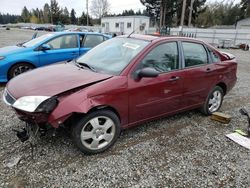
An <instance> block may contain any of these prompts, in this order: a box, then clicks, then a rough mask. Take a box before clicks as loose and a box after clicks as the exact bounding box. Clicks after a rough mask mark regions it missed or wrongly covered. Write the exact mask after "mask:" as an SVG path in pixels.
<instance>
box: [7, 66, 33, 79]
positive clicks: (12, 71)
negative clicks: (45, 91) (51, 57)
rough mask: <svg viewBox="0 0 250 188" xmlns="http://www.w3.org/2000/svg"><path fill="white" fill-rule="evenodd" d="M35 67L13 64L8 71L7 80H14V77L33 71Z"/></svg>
mask: <svg viewBox="0 0 250 188" xmlns="http://www.w3.org/2000/svg"><path fill="white" fill-rule="evenodd" d="M34 68H35V67H34V66H33V65H31V64H29V63H18V64H15V65H14V66H13V67H11V69H10V70H9V74H8V79H9V80H10V79H11V78H14V77H15V76H17V75H19V74H22V73H24V72H27V71H29V70H32V69H34Z"/></svg>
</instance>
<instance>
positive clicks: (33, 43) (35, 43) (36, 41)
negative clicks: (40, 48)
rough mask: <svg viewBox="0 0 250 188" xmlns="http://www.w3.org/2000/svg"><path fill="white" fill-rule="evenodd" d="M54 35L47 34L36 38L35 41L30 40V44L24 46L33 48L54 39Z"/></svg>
mask: <svg viewBox="0 0 250 188" xmlns="http://www.w3.org/2000/svg"><path fill="white" fill-rule="evenodd" d="M53 35H54V34H51V33H50V34H46V35H42V36H40V37H37V38H35V39H32V40H30V41H28V42H25V43H24V44H23V46H24V47H32V46H35V45H37V44H39V43H40V42H42V41H44V40H45V39H48V38H50V37H52V36H53Z"/></svg>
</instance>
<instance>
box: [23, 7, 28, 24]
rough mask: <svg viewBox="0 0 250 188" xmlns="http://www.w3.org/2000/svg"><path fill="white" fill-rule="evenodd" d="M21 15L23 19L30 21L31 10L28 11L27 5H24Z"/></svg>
mask: <svg viewBox="0 0 250 188" xmlns="http://www.w3.org/2000/svg"><path fill="white" fill-rule="evenodd" d="M21 17H22V21H23V22H25V23H27V22H29V21H30V12H29V11H28V9H27V7H26V6H24V8H23V10H22V13H21Z"/></svg>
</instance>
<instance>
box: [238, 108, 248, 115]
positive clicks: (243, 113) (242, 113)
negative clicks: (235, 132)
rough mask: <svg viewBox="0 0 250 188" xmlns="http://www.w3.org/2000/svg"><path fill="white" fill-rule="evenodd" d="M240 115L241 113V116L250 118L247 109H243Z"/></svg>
mask: <svg viewBox="0 0 250 188" xmlns="http://www.w3.org/2000/svg"><path fill="white" fill-rule="evenodd" d="M240 113H241V115H244V116H249V114H248V112H247V110H246V109H245V108H241V109H240Z"/></svg>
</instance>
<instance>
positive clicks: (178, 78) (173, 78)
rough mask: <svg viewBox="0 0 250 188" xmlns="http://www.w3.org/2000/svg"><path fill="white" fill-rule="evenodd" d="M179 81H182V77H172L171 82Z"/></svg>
mask: <svg viewBox="0 0 250 188" xmlns="http://www.w3.org/2000/svg"><path fill="white" fill-rule="evenodd" d="M177 80H180V77H178V76H172V77H171V78H170V79H169V81H177Z"/></svg>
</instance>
